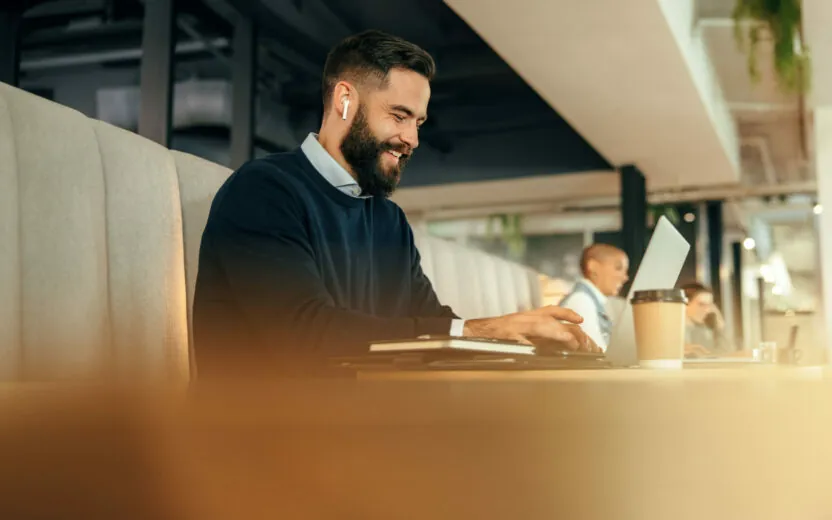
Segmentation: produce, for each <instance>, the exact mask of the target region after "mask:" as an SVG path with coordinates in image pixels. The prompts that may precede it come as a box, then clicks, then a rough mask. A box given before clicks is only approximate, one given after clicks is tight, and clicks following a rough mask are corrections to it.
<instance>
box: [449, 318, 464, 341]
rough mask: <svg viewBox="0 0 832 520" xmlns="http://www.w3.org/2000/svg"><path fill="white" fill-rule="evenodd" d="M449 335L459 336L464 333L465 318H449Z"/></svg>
mask: <svg viewBox="0 0 832 520" xmlns="http://www.w3.org/2000/svg"><path fill="white" fill-rule="evenodd" d="M450 335H451V336H453V337H456V338H461V337H463V336H464V335H465V320H459V319H456V320H451V331H450Z"/></svg>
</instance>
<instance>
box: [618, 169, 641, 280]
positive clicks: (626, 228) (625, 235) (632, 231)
mask: <svg viewBox="0 0 832 520" xmlns="http://www.w3.org/2000/svg"><path fill="white" fill-rule="evenodd" d="M620 174H621V246H622V249H623V250H624V252H625V253H627V256H629V257H630V273H629V274H630V280H631V281H632V279H633V278H635V276H636V271H637V270H638V266H639V264H641V259H642V257H644V250H645V249H646V248H647V184H646V182H645V180H644V175H643V174H642V173H641V171H639V169H638V168H636V167H635V166H631V165H628V166H623V167H622V168H621V172H620ZM625 290H629V284H627V287H625Z"/></svg>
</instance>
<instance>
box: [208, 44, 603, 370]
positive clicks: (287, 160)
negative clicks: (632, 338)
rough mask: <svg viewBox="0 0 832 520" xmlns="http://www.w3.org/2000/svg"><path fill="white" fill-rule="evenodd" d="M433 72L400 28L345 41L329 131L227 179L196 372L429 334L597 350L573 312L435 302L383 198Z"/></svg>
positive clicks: (410, 141) (214, 219)
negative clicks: (484, 313)
mask: <svg viewBox="0 0 832 520" xmlns="http://www.w3.org/2000/svg"><path fill="white" fill-rule="evenodd" d="M434 74H435V65H434V61H433V59H432V58H431V56H430V55H429V54H428V53H427V52H425V51H424V50H422V49H421V48H419V47H418V46H416V45H414V44H412V43H409V42H407V41H404V40H402V39H401V38H397V37H395V36H391V35H388V34H385V33H382V32H379V31H367V32H364V33H361V34H358V35H355V36H351V37H349V38H347V39H345V40H344V41H342V42H340V43H339V44H338V45H336V46H335V47H334V48H333V49H332V50H331V52H330V53H329V56H328V57H327V61H326V65H325V67H324V76H323V106H324V111H323V121H322V124H321V128H320V131H319V132H318V133H317V134H310V135H309V136H308V137H307V138H306V140H305V141H304V142H303V144H302V145H301V146H300V148H299V149H297V150H295V151H292V152H288V153H282V154H274V155H271V156H268V157H264V158H260V159H256V160H252V161H249V162H248V163H246V164H245V165H243V166H242V167H241V168H240V169H239V170H237V171H236V172H234V173H233V174H232V175H231V176H230V177H229V179H228V180H227V181H226V182H225V184H224V185H223V186H222V187H221V189H220V190H219V191H218V193H217V195H216V197H215V199H214V201H213V204H212V205H211V211H210V214H209V217H208V222H207V225H206V227H205V231H204V234H203V236H202V244H201V248H200V255H199V273H198V276H197V284H196V295H195V299H194V342H195V356H196V362H197V370H198V371H199V373H200V376H202V375H204V374H205V373H207V372H209V371H210V372H212V373H213V372H215V371H218V372H219V373H222V372H223V371H224V370H227V367H228V366H230V365H229V364H228V361H229V360H230V359H236V360H241V359H245V360H248V361H251V362H252V363H251V364H250V365H249V366H260V367H273V368H276V369H282V370H289V371H291V370H293V369H294V368H295V367H308V366H309V363H312V364H313V365H315V364H317V363H319V362H320V361H322V360H324V359H326V358H328V357H331V356H341V355H355V354H361V353H364V352H367V348H368V344H369V343H371V342H373V341H379V340H395V339H407V338H415V337H417V336H421V335H426V334H430V335H444V336H448V335H451V336H473V337H484V338H492V339H505V340H520V341H528V338H532V337H536V338H542V339H547V340H553V341H555V342H559V343H562V344H563V345H564V346H565V347H566V348H570V349H594V348H595V346H594V344H593V343H592V340H590V339H588V338H587V336H586V335H585V334H584V333H583V332H582V331H581V329H580V327H578V326H577V325H576V324H577V323H580V322H581V317H579V316H578V315H576V314H575V313H574V312H572V311H568V310H565V309H561V308H558V307H546V308H543V309H537V310H533V311H529V312H522V313H516V314H511V315H507V316H500V317H495V318H486V319H474V320H466V321H463V320H461V319H459V317H458V316H457V315H456V314H455V313H454V312H453V310H451V309H450V308H449V307H447V306H443V305H442V304H441V303H440V302H439V300H438V298H437V296H436V293H435V292H434V290H433V287H432V286H431V283H430V281H429V280H428V279H427V277H426V276H425V275H424V273H423V272H422V268H421V265H420V257H419V253H418V251H417V249H416V247H415V245H414V242H413V233H412V231H411V228H410V226H409V225H408V222H407V219H406V218H405V215H404V213H403V212H402V210H401V209H400V208H399V207H398V206H397V205H396V204H394V203H393V202H392V201H390V200H389V199H388V197H389V196H390V194H391V193H393V191H394V190H395V188H396V186H397V185H398V183H399V179H400V178H401V175H402V171H403V170H404V167H405V165H406V164H407V162H408V160H409V159H410V157H411V156H412V155H413V153H414V152H415V150H416V148H417V147H418V146H419V128H420V127H421V126H422V124H423V123H424V122H425V120H426V119H427V108H428V101H429V98H430V81H431V79H432V78H433V76H434Z"/></svg>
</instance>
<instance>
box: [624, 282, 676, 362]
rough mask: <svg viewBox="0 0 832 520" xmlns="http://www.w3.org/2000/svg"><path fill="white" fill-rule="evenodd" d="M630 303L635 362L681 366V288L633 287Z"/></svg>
mask: <svg viewBox="0 0 832 520" xmlns="http://www.w3.org/2000/svg"><path fill="white" fill-rule="evenodd" d="M631 303H632V306H633V325H634V328H635V336H636V351H637V355H638V363H639V366H641V367H643V368H682V360H683V359H684V357H685V306H686V305H687V298H685V293H684V291H682V290H681V289H658V290H649V291H636V292H635V293H634V294H633V299H632V300H631Z"/></svg>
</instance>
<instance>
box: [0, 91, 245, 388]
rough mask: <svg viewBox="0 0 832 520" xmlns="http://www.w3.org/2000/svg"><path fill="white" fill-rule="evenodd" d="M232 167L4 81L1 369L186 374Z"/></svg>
mask: <svg viewBox="0 0 832 520" xmlns="http://www.w3.org/2000/svg"><path fill="white" fill-rule="evenodd" d="M228 173H229V172H228V170H227V169H226V168H222V167H219V166H216V165H214V164H211V163H209V162H207V161H203V160H201V159H198V158H195V157H191V156H187V155H185V154H180V153H177V152H170V151H168V150H166V149H165V148H163V147H161V146H159V145H157V144H155V143H153V142H151V141H149V140H146V139H143V138H140V137H138V136H136V135H135V134H132V133H130V132H127V131H124V130H121V129H118V128H115V127H113V126H110V125H107V124H105V123H101V122H99V121H95V120H92V119H89V118H87V117H85V116H84V115H82V114H80V113H79V112H76V111H74V110H71V109H69V108H66V107H63V106H60V105H57V104H55V103H51V102H48V101H45V100H43V99H40V98H38V97H35V96H33V95H30V94H28V93H26V92H23V91H21V90H18V89H14V88H12V87H9V86H8V85H2V84H0V378H2V379H4V380H16V379H21V378H25V379H31V378H35V379H37V378H54V377H61V378H63V377H89V376H96V375H101V374H104V373H111V369H112V368H113V367H118V368H120V369H123V370H130V371H138V372H142V373H146V372H150V373H152V374H155V375H168V374H173V375H175V376H182V375H186V374H187V373H188V359H189V356H188V343H189V340H188V336H189V334H188V310H187V309H188V302H189V301H190V295H191V294H192V293H193V285H194V280H195V276H196V260H197V254H196V253H197V248H198V247H199V237H200V235H201V233H202V228H203V227H204V223H205V220H206V218H207V211H208V206H209V204H210V201H211V199H212V198H213V194H214V193H215V192H216V190H217V189H218V188H219V186H220V185H221V184H222V182H223V180H224V179H225V178H226V177H227V175H228ZM183 244H184V245H185V247H183ZM186 281H187V283H186Z"/></svg>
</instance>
